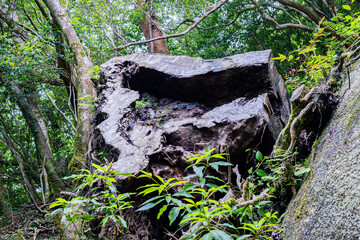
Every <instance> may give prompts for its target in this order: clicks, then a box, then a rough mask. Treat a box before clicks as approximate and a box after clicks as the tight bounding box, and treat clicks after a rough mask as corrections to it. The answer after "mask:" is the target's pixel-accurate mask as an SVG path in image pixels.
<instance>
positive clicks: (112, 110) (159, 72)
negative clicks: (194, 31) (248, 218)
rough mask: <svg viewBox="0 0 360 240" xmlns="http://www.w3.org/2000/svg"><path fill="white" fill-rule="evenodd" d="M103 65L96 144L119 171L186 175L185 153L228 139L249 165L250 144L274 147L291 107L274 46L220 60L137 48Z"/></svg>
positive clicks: (234, 154) (220, 146) (221, 147)
mask: <svg viewBox="0 0 360 240" xmlns="http://www.w3.org/2000/svg"><path fill="white" fill-rule="evenodd" d="M101 69H102V73H103V74H102V75H103V76H102V78H101V80H100V82H99V83H98V96H99V97H98V99H99V100H98V104H97V111H98V114H97V121H98V125H97V127H96V128H97V131H98V133H99V135H100V136H101V137H100V138H99V139H100V140H101V141H99V139H98V141H97V143H98V144H97V148H98V150H103V149H106V150H107V151H108V153H109V155H110V159H109V160H113V161H114V164H113V167H114V168H115V169H116V170H119V171H121V172H131V173H137V172H138V171H140V170H143V169H146V168H147V169H149V168H150V169H151V170H152V171H153V172H154V173H160V174H162V175H171V176H177V177H182V176H183V170H184V167H185V166H186V163H185V160H186V158H187V157H188V156H189V155H191V154H195V153H200V152H203V151H204V150H205V148H206V147H207V146H209V147H216V148H217V150H218V151H225V147H226V146H227V147H228V148H229V151H230V154H231V159H232V162H233V163H237V164H239V165H240V166H242V167H243V169H242V170H241V169H240V171H247V169H245V166H246V165H248V164H249V163H248V161H247V159H246V157H247V156H246V154H245V149H247V148H258V149H261V150H263V151H264V152H265V153H266V152H268V153H270V152H271V150H272V146H273V143H274V141H275V139H276V137H277V135H278V134H279V132H280V131H281V129H282V128H283V127H284V122H286V121H287V118H288V116H289V112H290V110H289V103H288V100H287V91H286V88H285V87H284V83H283V80H282V79H281V77H280V75H279V74H278V73H277V71H276V69H275V67H274V63H273V60H272V53H271V51H270V50H267V51H261V52H249V53H245V54H239V55H235V56H231V57H226V58H222V59H215V60H203V59H201V58H192V57H187V56H167V55H160V54H134V55H129V56H123V57H117V58H113V59H111V60H110V61H108V62H106V63H104V64H103V65H102V66H101ZM142 97H143V98H144V97H145V98H146V100H143V101H142V103H144V102H145V103H146V106H143V107H141V108H140V107H136V101H139V100H140V99H141V98H142ZM138 103H139V102H138ZM137 105H139V104H137ZM99 142H100V144H99Z"/></svg>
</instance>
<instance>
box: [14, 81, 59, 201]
mask: <svg viewBox="0 0 360 240" xmlns="http://www.w3.org/2000/svg"><path fill="white" fill-rule="evenodd" d="M9 83H10V85H11V87H10V91H11V92H12V93H13V94H14V95H15V96H16V101H17V104H18V106H19V108H20V110H21V112H22V114H23V116H24V118H25V121H26V123H27V124H28V126H29V128H30V130H31V132H32V134H33V136H34V140H35V145H36V152H37V155H38V159H39V161H40V162H43V161H44V162H45V168H46V171H47V174H48V176H49V180H50V186H51V189H52V193H53V194H55V195H57V194H58V193H59V192H60V191H61V190H63V189H64V188H65V183H64V182H63V181H62V180H61V179H60V176H59V174H58V172H57V167H56V164H55V159H54V157H53V155H52V151H51V148H50V145H49V141H48V137H47V132H44V129H43V128H42V127H41V125H40V123H39V119H38V118H37V116H36V113H35V112H34V110H33V108H32V106H31V104H29V102H28V101H27V100H26V99H25V98H24V96H23V93H22V92H21V91H20V89H19V88H18V86H17V85H16V84H15V83H13V82H9Z"/></svg>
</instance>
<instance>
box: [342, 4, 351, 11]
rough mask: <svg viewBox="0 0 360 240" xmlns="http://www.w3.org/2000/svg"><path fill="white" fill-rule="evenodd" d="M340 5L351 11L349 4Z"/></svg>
mask: <svg viewBox="0 0 360 240" xmlns="http://www.w3.org/2000/svg"><path fill="white" fill-rule="evenodd" d="M342 7H343V8H344V9H345V10H348V11H351V7H350V6H349V5H342Z"/></svg>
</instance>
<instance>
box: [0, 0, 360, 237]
mask: <svg viewBox="0 0 360 240" xmlns="http://www.w3.org/2000/svg"><path fill="white" fill-rule="evenodd" d="M0 4H1V5H0V6H1V9H0V32H1V33H0V163H1V165H0V176H1V177H0V204H1V214H2V215H1V220H0V225H1V227H2V228H1V229H2V232H0V234H1V238H4V239H6V238H8V239H14V238H16V237H17V238H19V239H22V238H24V236H25V237H26V238H27V237H33V238H34V239H35V238H36V236H38V237H42V238H47V237H48V238H51V237H54V238H55V237H56V236H57V235H58V233H57V231H59V229H57V230H55V227H54V225H53V222H54V221H53V220H52V219H51V216H50V215H46V214H47V213H49V212H50V211H52V210H49V205H50V204H51V203H52V202H54V201H55V200H56V199H58V197H60V196H62V197H63V198H62V199H63V200H59V199H58V200H57V201H56V203H55V205H54V204H52V207H58V206H62V207H63V209H64V210H65V209H68V210H67V211H73V210H74V209H73V208H72V207H69V205H68V204H69V202H71V201H72V202H75V201H76V202H77V204H80V205H81V204H84V206H86V207H88V208H89V209H90V210H89V209H88V213H89V212H94V211H95V212H96V211H98V213H97V217H98V216H101V217H100V218H99V219H98V220H100V221H98V222H96V221H94V220H93V218H94V216H95V215H90V214H86V213H84V214H77V215H75V216H76V217H78V218H82V219H83V220H84V221H85V222H88V223H91V224H97V225H98V226H102V227H103V228H104V227H106V226H107V225H106V224H107V223H108V222H111V221H112V222H113V224H115V226H116V230H115V233H114V235H113V236H116V237H119V236H125V235H121V234H122V233H124V232H126V226H127V223H126V221H127V219H125V218H123V215H121V214H120V212H124V211H126V210H127V209H129V208H131V207H132V206H133V205H132V204H131V202H132V201H135V200H134V198H135V194H132V193H120V192H118V190H116V189H114V183H115V182H116V180H114V176H116V174H117V173H113V172H111V169H110V168H109V166H103V165H104V163H105V162H104V161H103V159H102V156H93V155H92V154H91V145H90V144H89V142H90V141H91V132H92V127H93V126H92V125H91V123H92V118H93V113H94V102H95V100H96V94H95V88H94V84H93V81H96V79H97V78H98V77H99V67H98V65H100V64H101V63H103V62H105V61H107V60H108V59H109V58H111V57H113V56H119V55H125V54H131V53H134V52H149V51H150V52H164V51H165V50H164V41H163V42H162V45H161V40H158V41H156V42H153V43H152V42H150V43H148V45H146V44H144V43H142V42H144V40H145V39H149V38H156V37H158V38H164V39H166V45H165V47H166V48H167V49H168V51H169V52H170V54H171V55H189V56H198V57H203V58H219V57H224V56H227V55H232V54H238V53H243V52H247V51H253V50H263V49H272V50H273V52H274V56H275V57H276V58H275V59H278V60H280V61H281V62H279V63H278V69H279V71H280V72H281V73H282V74H283V76H284V78H285V79H286V80H287V83H288V88H289V90H290V91H293V90H294V89H295V88H296V87H298V86H300V85H301V84H306V85H307V86H308V87H310V88H311V87H313V86H316V85H318V84H319V83H321V82H326V83H327V85H329V86H331V88H332V90H333V91H336V90H337V89H338V88H339V86H340V85H341V82H340V79H339V78H338V76H339V74H340V73H342V72H343V71H346V68H347V67H348V66H350V64H351V63H352V62H354V61H355V60H357V59H358V53H359V51H360V50H359V35H358V33H359V28H360V27H359V26H360V23H359V13H358V10H359V8H360V3H359V1H355V0H348V1H345V0H335V1H322V0H316V1H307V0H246V1H244V0H233V1H227V0H221V1H215V0H210V1H204V0H181V1H173V0H165V1H156V0H155V1H149V0H136V1H130V0H118V1H112V0H105V1H104V0H61V1H60V0H25V1H23V0H0ZM145 23H146V24H145ZM144 26H145V27H144ZM147 26H149V28H148V29H147ZM136 42H138V43H136ZM139 42H140V43H139ZM158 44H159V46H158ZM204 154H205V155H203V156H202V157H201V156H195V158H194V159H193V160H196V157H198V158H200V157H201V159H202V160H203V159H206V160H207V161H205V162H202V161H196V164H195V165H191V166H192V169H193V172H195V173H196V176H193V177H196V178H198V181H199V185H198V186H190V187H189V186H188V187H186V186H187V185H185V186H184V187H182V189H181V191H178V193H177V194H178V195H175V196H174V195H173V194H172V192H171V191H170V189H171V188H173V187H176V186H177V184H180V183H182V181H183V180H180V179H179V180H175V179H173V180H170V181H169V180H167V181H168V182H166V180H164V179H159V178H157V177H156V176H152V175H150V174H149V173H146V172H143V173H142V175H140V176H136V177H137V178H139V177H148V178H150V179H152V180H153V181H154V182H155V183H149V184H155V185H148V186H147V187H146V186H144V188H141V189H140V190H139V191H140V193H139V192H138V193H137V195H147V193H148V192H146V191H153V192H156V191H158V194H157V196H154V197H152V198H150V199H148V200H147V202H143V203H142V207H140V209H138V210H146V209H150V208H153V207H155V208H156V210H158V213H159V215H158V218H160V217H164V216H165V215H168V218H169V219H170V224H171V223H173V224H177V225H179V226H182V225H187V223H191V225H192V226H196V227H197V228H196V229H195V230H194V228H188V229H187V230H186V231H187V232H188V233H189V234H188V237H189V239H197V238H200V237H203V239H211V238H210V237H211V236H212V237H214V238H216V239H232V238H233V237H235V236H236V237H238V239H245V238H246V237H247V238H250V239H251V238H252V237H254V238H261V237H263V238H264V239H266V238H270V239H271V237H274V238H275V237H276V236H277V235H276V234H274V235H271V234H269V233H271V232H276V231H278V230H279V228H280V227H279V225H278V223H280V221H278V222H277V221H276V215H275V213H274V211H273V210H272V209H271V208H270V207H269V204H270V202H268V199H265V197H264V196H268V194H271V193H272V190H271V183H273V182H276V181H277V180H278V179H277V178H278V177H279V176H278V173H279V172H281V166H282V165H281V164H279V163H277V162H276V161H273V160H274V159H278V157H279V155H277V156H276V157H274V156H272V157H269V158H263V157H262V156H261V154H260V153H254V154H256V158H257V159H258V160H260V162H259V165H258V167H259V168H257V169H254V170H252V169H249V178H248V181H247V183H246V184H245V185H241V186H240V185H238V186H234V187H235V188H236V187H238V188H240V189H239V190H241V189H242V190H241V191H242V192H243V194H245V195H246V194H248V196H247V197H245V196H244V197H243V200H244V201H245V202H246V201H249V200H250V198H249V196H251V194H254V195H256V196H257V197H259V198H261V199H260V200H259V201H256V202H254V203H250V204H248V205H245V206H243V207H242V208H241V207H239V204H240V205H241V202H240V203H229V202H226V201H224V202H221V201H220V200H219V199H220V198H222V197H224V196H225V195H226V194H227V193H229V189H231V188H230V186H229V185H226V184H224V183H223V182H221V179H216V178H217V177H216V175H214V176H212V178H213V179H212V180H211V181H210V182H208V180H209V179H205V178H204V174H203V173H204V172H205V171H206V170H207V168H209V167H212V168H214V170H217V167H216V166H223V167H224V166H225V165H226V162H218V165H216V164H214V163H215V162H209V161H208V160H210V158H211V157H219V158H222V157H223V156H222V155H211V154H210V150H209V152H207V153H204ZM291 154H294V153H293V152H292V153H291ZM285 157H289V155H286V156H285ZM280 160H281V158H280ZM97 161H100V162H97ZM94 163H96V164H97V165H96V164H94ZM260 163H261V164H260ZM265 163H267V164H265ZM199 164H200V165H199ZM201 164H205V165H201ZM264 164H265V165H266V166H264ZM260 165H261V169H260ZM81 169H88V170H87V171H85V172H82V175H78V176H75V178H77V180H76V181H74V182H73V181H71V179H70V178H69V176H71V175H73V174H80V173H77V172H74V171H76V170H81ZM306 171H307V168H306V167H305V166H304V162H299V163H298V166H296V171H295V172H294V173H293V174H295V177H293V178H292V181H293V182H292V183H291V184H292V185H291V184H290V185H291V186H290V187H291V188H292V189H294V191H296V188H297V187H298V183H299V182H300V181H301V180H300V179H301V175H302V174H304V173H306ZM81 180H82V181H83V182H82V183H83V184H81ZM97 181H103V183H102V184H100V185H101V186H106V187H104V188H103V189H100V190H99V189H98V191H95V190H96V189H95V190H94V189H93V188H94V187H95V188H96V187H99V186H97V185H96V186H95V185H94V183H96V182H97ZM177 181H180V183H179V182H177ZM184 181H186V180H184ZM205 184H213V185H207V187H204V186H205ZM215 184H216V185H215ZM228 184H231V183H228ZM76 185H77V186H76ZM75 186H76V187H77V188H76V189H74V187H75ZM244 186H245V188H250V189H251V193H249V192H248V193H246V191H243V188H244ZM160 188H161V190H159V189H160ZM89 189H93V190H94V192H91V194H90V195H89V194H88V195H86V194H84V192H86V191H88V190H89ZM204 189H205V190H204ZM141 191H142V192H141ZM264 191H265V192H264ZM274 191H275V190H274ZM60 193H62V195H61V194H60ZM249 194H250V195H249ZM215 195H216V199H217V200H216V199H215V198H213V197H210V196H215ZM64 196H66V197H64ZM74 196H75V197H74ZM64 198H66V199H64ZM89 198H91V199H92V200H89ZM192 198H195V199H197V200H198V201H195V202H194V201H193V200H191V199H192ZM104 199H105V200H104ZM143 199H145V198H143ZM185 199H187V200H185ZM97 200H98V201H97ZM89 201H92V203H93V204H92V205H90V204H89ZM154 201H155V202H154ZM98 202H101V203H102V204H100V205H101V206H100V205H97V204H98ZM104 202H105V204H104ZM155 203H156V204H155ZM165 203H166V204H165ZM260 205H261V206H263V208H261V207H260ZM249 208H250V210H249ZM75 211H76V209H75ZM179 212H181V213H182V217H185V218H182V220H180V219H177V220H176V216H177V214H179ZM70 213H71V212H66V214H65V215H64V216H65V217H66V218H68V219H67V220H70V221H69V222H68V223H69V224H71V223H72V221H73V220H74V219H72V218H74V215H71V214H70ZM165 213H166V214H165ZM69 214H70V215H69ZM233 214H236V216H237V217H238V218H239V214H241V217H240V218H241V221H240V222H234V221H233V219H231V217H232V216H233ZM162 215H164V216H162ZM45 216H46V217H45ZM186 216H188V218H186ZM229 216H231V217H229ZM277 217H280V216H277ZM221 218H226V219H227V220H229V221H227V222H226V223H223V224H222V225H221V226H220V225H219V224H215V225H214V221H215V223H218V222H217V221H220V220H219V219H221ZM214 219H215V220H214ZM280 220H281V219H280ZM85 222H84V225H83V226H82V227H81V228H82V229H81V230H80V229H78V232H81V233H79V234H81V235H84V236H85V235H86V234H87V232H86V231H85V230H86V229H87V227H89V226H92V227H93V228H98V227H97V226H93V225H86V224H85ZM198 222H202V224H200V225H199V224H198V225H197V223H198ZM171 225H172V224H171ZM100 228H101V227H100ZM173 230H174V232H175V231H176V229H173ZM96 231H98V233H101V230H99V229H97V230H96ZM96 231H95V232H96ZM186 231H185V230H184V232H186ZM88 234H90V235H91V234H94V233H88ZM218 236H222V237H221V238H220V237H218ZM230 236H231V237H230ZM228 237H229V238H228Z"/></svg>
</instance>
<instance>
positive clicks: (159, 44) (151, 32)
mask: <svg viewBox="0 0 360 240" xmlns="http://www.w3.org/2000/svg"><path fill="white" fill-rule="evenodd" d="M148 5H150V6H148ZM140 7H141V8H143V9H144V12H145V13H147V14H145V16H144V19H143V20H142V21H141V23H140V26H141V30H142V32H143V33H144V36H145V39H146V40H149V39H153V38H157V37H162V36H163V33H162V31H161V30H160V29H159V27H158V26H156V25H158V24H159V21H158V19H157V18H156V15H155V11H153V10H152V2H151V1H149V0H141V3H140ZM154 23H155V24H156V25H154ZM148 48H149V52H150V53H161V54H166V55H170V52H169V50H168V49H167V46H166V42H165V39H160V40H156V41H153V42H148Z"/></svg>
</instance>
